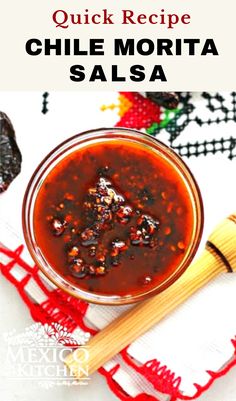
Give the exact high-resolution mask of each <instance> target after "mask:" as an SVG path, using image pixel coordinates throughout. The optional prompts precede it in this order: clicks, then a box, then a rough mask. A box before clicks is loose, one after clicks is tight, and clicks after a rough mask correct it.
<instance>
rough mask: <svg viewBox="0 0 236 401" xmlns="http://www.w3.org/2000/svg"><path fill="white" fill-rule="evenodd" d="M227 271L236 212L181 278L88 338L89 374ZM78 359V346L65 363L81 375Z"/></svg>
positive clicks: (235, 263) (233, 266) (233, 251)
mask: <svg viewBox="0 0 236 401" xmlns="http://www.w3.org/2000/svg"><path fill="white" fill-rule="evenodd" d="M224 271H228V272H233V271H236V214H235V215H231V216H230V217H229V218H227V219H225V220H224V221H223V222H222V223H221V224H219V225H218V226H217V227H216V229H215V230H214V232H213V233H212V234H211V236H210V237H209V240H208V241H207V244H206V248H205V250H204V251H203V253H202V255H201V256H200V257H199V259H198V260H196V261H195V262H193V263H192V264H191V266H190V267H189V268H188V269H187V271H186V272H185V273H184V274H183V275H182V276H181V277H180V279H179V280H177V281H176V282H175V283H174V284H173V285H171V286H170V287H169V288H168V289H167V290H165V291H163V292H162V293H160V294H158V295H156V296H154V297H153V298H150V299H148V300H147V301H144V302H141V303H139V304H138V305H137V306H135V307H134V308H132V309H131V310H129V311H128V312H126V313H124V314H123V315H121V316H120V317H118V319H116V320H114V321H113V322H112V323H111V324H109V325H108V326H107V327H105V329H103V330H101V331H100V332H99V333H98V334H97V335H95V336H94V337H93V338H92V339H91V340H90V341H89V343H88V346H89V349H88V351H89V360H88V361H86V362H85V363H86V367H87V368H88V369H87V370H88V372H89V374H92V373H93V372H95V371H96V370H97V369H98V368H99V367H101V366H102V365H104V364H105V363H106V362H107V361H108V360H110V359H111V358H112V357H113V356H114V355H116V354H117V353H119V352H120V351H121V350H122V349H123V348H125V347H126V346H127V345H129V344H130V343H131V342H132V341H134V340H136V338H138V337H139V336H141V335H142V334H144V333H145V332H146V331H147V330H148V329H150V328H151V327H152V326H153V325H154V324H156V323H158V322H159V321H160V320H161V319H163V318H164V317H165V316H166V315H167V314H168V313H170V312H171V311H173V310H174V309H175V308H176V307H177V306H178V305H180V304H181V303H182V302H184V301H185V300H186V299H187V298H189V297H190V296H191V295H192V294H194V293H195V292H196V291H197V290H198V289H199V288H201V287H203V285H205V284H207V283H208V282H209V281H210V280H212V279H213V278H214V277H216V276H217V275H218V274H220V273H221V272H224ZM78 360H80V349H79V348H78V349H77V350H76V351H74V352H73V353H71V354H70V355H68V356H67V358H66V360H65V364H66V365H67V366H68V367H69V369H70V370H71V371H72V373H73V374H74V375H75V376H76V377H77V378H81V377H82V376H83V371H86V367H85V366H84V367H83V366H81V363H80V365H79V369H78V362H77V361H78Z"/></svg>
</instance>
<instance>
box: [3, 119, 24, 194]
mask: <svg viewBox="0 0 236 401" xmlns="http://www.w3.org/2000/svg"><path fill="white" fill-rule="evenodd" d="M21 161H22V157H21V153H20V150H19V148H18V145H17V143H16V137H15V131H14V128H13V126H12V123H11V121H10V119H9V118H8V117H7V115H6V114H5V113H3V112H0V193H1V192H4V191H6V189H7V188H8V186H9V185H10V184H11V182H12V181H13V180H14V178H15V177H16V176H17V175H18V174H19V173H20V171H21Z"/></svg>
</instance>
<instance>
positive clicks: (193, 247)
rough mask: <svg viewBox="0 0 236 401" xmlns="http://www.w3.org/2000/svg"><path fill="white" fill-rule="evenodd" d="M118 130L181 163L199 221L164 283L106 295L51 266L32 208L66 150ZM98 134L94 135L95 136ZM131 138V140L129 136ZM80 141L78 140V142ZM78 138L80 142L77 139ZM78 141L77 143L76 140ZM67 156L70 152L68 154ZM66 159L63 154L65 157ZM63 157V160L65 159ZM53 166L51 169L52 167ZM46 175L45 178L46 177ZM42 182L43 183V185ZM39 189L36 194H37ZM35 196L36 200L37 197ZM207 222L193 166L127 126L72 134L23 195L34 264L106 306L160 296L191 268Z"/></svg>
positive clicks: (83, 296)
mask: <svg viewBox="0 0 236 401" xmlns="http://www.w3.org/2000/svg"><path fill="white" fill-rule="evenodd" d="M114 133H117V134H118V133H119V134H120V135H119V139H120V138H121V137H124V138H126V139H127V135H129V134H130V136H131V137H132V136H133V139H135V140H136V141H137V142H138V143H142V140H143V142H144V143H146V142H147V144H148V146H149V147H150V148H155V146H156V150H158V151H159V152H160V153H162V155H165V157H166V159H167V160H168V161H169V162H170V161H171V162H172V164H174V165H175V166H177V171H178V173H180V175H181V177H182V179H185V181H186V183H187V186H188V191H189V192H190V193H191V199H192V201H191V203H192V207H193V211H194V214H195V218H194V219H193V220H194V223H195V234H194V236H193V235H192V236H193V238H192V240H191V244H190V246H189V250H188V253H187V256H186V255H185V257H184V258H183V260H182V262H181V264H180V265H179V266H178V269H176V270H175V271H174V273H173V274H172V275H171V276H170V277H168V278H167V279H166V280H164V281H163V282H161V283H160V284H159V285H157V286H155V287H153V288H151V289H149V290H148V291H143V292H140V293H137V294H130V295H124V296H123V295H114V296H113V295H105V294H104V295H103V294H98V293H95V292H89V291H86V290H84V289H82V288H79V286H76V285H74V284H72V283H71V282H69V281H67V280H66V279H65V277H63V276H61V275H60V274H59V273H58V272H56V271H55V269H54V268H53V266H51V265H50V264H49V263H48V262H47V260H46V258H45V257H43V254H40V248H39V247H37V243H36V240H35V238H34V236H33V220H32V210H34V205H35V199H36V197H37V193H38V190H39V188H38V186H39V185H42V183H43V179H42V177H43V175H44V176H45V177H47V175H48V174H49V172H50V171H51V170H52V169H53V167H51V166H52V165H53V163H54V162H55V164H54V166H55V165H56V164H57V163H58V162H60V160H58V158H59V157H60V156H63V154H64V153H66V152H68V151H70V150H71V149H72V152H73V148H74V147H75V146H76V145H78V144H83V143H85V144H86V143H87V142H89V141H90V140H96V139H97V138H99V135H100V136H101V137H103V136H104V139H105V138H108V136H109V135H108V134H110V135H112V134H113V136H112V138H111V139H113V140H114ZM95 134H96V135H97V136H96V137H95V138H94V135H95ZM129 139H131V138H130V137H129ZM77 140H78V142H77ZM75 141H76V142H75ZM74 142H75V143H74ZM64 157H66V154H65V155H64ZM62 158H63V157H62ZM61 160H62V159H61ZM50 167H51V169H50ZM45 177H44V179H45ZM40 183H41V184H40ZM35 192H36V193H35ZM33 197H34V199H33ZM203 224H204V209H203V201H202V196H201V192H200V189H199V186H198V184H197V182H196V180H195V178H194V176H193V174H192V172H191V170H190V169H189V167H188V166H187V165H186V163H185V162H184V161H183V160H182V158H181V157H180V156H179V155H178V154H177V153H176V152H175V151H174V150H173V149H172V148H170V147H169V146H167V145H166V144H164V143H163V142H161V141H159V140H158V139H157V138H156V137H153V136H151V135H149V134H147V133H144V132H142V131H139V130H135V129H130V128H123V127H115V128H99V129H92V130H87V131H84V132H81V133H78V134H76V135H73V136H72V137H70V138H68V139H66V140H64V141H63V142H61V143H60V144H58V145H57V146H56V147H55V148H53V149H52V150H51V151H50V152H49V153H48V154H47V155H46V156H45V157H44V158H43V160H42V161H41V162H40V163H39V165H38V166H37V167H36V169H35V170H34V173H33V174H32V176H31V178H30V180H29V182H28V185H27V187H26V191H25V194H24V198H23V205H22V226H23V234H24V238H25V242H26V245H27V248H28V250H29V252H30V254H31V257H32V259H33V261H34V263H35V264H36V265H37V266H38V267H39V269H40V271H41V272H42V273H43V274H44V275H45V276H46V277H47V278H48V279H49V281H51V282H52V283H53V284H54V285H56V287H59V288H60V289H62V290H63V291H66V292H67V293H68V294H70V295H72V296H75V297H76V298H79V299H82V300H84V301H87V302H91V303H95V304H103V305H124V304H131V303H134V302H138V301H141V300H144V299H146V298H149V297H151V296H153V295H156V294H158V293H160V292H162V291H163V290H165V289H166V288H168V287H169V286H170V285H172V284H173V283H174V282H175V281H176V280H177V279H178V278H179V277H180V276H181V275H182V274H183V273H184V271H185V270H186V269H187V268H188V266H189V265H190V263H191V261H192V260H193V258H194V256H195V254H196V252H197V249H198V246H199V244H200V241H201V237H202V232H203Z"/></svg>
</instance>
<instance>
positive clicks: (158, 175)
mask: <svg viewBox="0 0 236 401" xmlns="http://www.w3.org/2000/svg"><path fill="white" fill-rule="evenodd" d="M192 227H193V210H192V205H191V199H190V195H189V193H188V190H187V187H186V185H185V182H184V181H183V179H182V177H181V176H180V174H179V173H178V171H177V170H176V169H175V167H174V166H173V165H172V164H171V163H170V162H169V161H167V160H166V159H165V158H164V157H162V156H161V155H160V154H158V153H156V152H154V151H153V150H151V149H149V148H148V147H144V146H142V145H140V144H138V143H135V142H134V143H131V142H127V141H125V140H122V139H119V140H116V141H110V142H109V141H104V142H103V143H97V144H92V145H87V146H85V147H83V148H81V149H79V150H76V151H74V152H72V153H71V154H69V155H67V156H66V157H65V158H64V159H63V160H61V161H60V162H59V163H58V164H57V165H56V166H55V167H54V168H53V170H52V171H51V172H50V173H49V174H48V176H47V177H46V178H45V180H44V182H43V184H42V186H41V188H40V190H39V193H38V195H37V199H36V203H35V209H34V231H35V238H36V241H37V244H38V246H39V248H40V249H41V252H42V254H43V255H44V257H45V258H46V260H47V261H48V262H49V263H50V265H51V266H52V267H53V268H54V270H55V271H57V272H58V273H59V274H60V275H61V276H62V277H64V278H65V279H66V280H67V281H69V282H71V283H73V284H74V285H76V286H77V287H79V288H82V289H85V290H87V291H90V292H95V293H98V294H105V295H128V294H137V293H139V292H143V290H144V287H145V288H146V289H147V290H148V289H151V288H153V287H155V286H156V285H157V284H158V283H160V282H163V281H164V280H166V279H167V278H168V277H169V276H171V274H173V272H174V271H175V270H176V268H177V267H178V266H179V264H180V263H181V261H182V260H183V258H184V256H185V254H186V251H187V249H188V246H189V244H190V242H191V237H192Z"/></svg>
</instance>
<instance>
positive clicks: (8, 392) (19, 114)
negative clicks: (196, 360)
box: [0, 92, 236, 401]
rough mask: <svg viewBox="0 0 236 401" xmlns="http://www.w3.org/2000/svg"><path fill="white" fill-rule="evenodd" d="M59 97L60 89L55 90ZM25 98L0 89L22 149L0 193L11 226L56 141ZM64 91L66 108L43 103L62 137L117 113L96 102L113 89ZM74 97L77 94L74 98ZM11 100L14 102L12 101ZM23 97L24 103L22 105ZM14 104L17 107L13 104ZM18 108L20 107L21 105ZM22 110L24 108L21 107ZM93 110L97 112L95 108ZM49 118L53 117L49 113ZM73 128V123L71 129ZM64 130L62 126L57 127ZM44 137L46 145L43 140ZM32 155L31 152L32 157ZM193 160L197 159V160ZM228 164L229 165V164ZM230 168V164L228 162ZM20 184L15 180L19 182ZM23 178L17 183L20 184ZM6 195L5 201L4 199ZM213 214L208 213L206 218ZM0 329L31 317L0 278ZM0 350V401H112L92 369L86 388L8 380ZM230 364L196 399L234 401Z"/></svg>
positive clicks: (110, 120)
mask: <svg viewBox="0 0 236 401" xmlns="http://www.w3.org/2000/svg"><path fill="white" fill-rule="evenodd" d="M60 95H61V96H63V94H60ZM30 96H31V100H30V102H29V94H27V93H23V92H22V93H20V92H18V93H15V94H14V93H10V92H7V93H0V109H1V110H3V111H6V112H7V113H8V114H9V116H10V117H11V119H12V120H13V123H14V126H15V128H16V131H17V138H18V143H19V145H20V147H21V149H22V153H23V160H24V164H23V170H22V174H21V176H20V177H19V178H17V180H15V182H14V183H13V184H12V187H11V188H10V189H9V195H8V193H6V194H4V195H1V196H0V217H1V216H3V215H5V217H6V216H8V217H9V219H10V220H11V221H10V223H11V225H12V226H13V225H14V224H15V226H16V227H19V226H20V208H21V202H20V201H21V196H22V187H24V185H25V183H26V182H27V180H28V178H29V176H30V174H31V173H32V171H33V169H34V167H35V166H36V165H37V163H38V162H39V161H40V160H41V158H42V156H43V155H44V154H45V149H47V148H48V147H50V148H52V147H53V146H54V145H56V144H57V142H58V141H57V140H56V130H57V129H58V127H59V124H58V121H57V124H55V127H56V129H55V132H52V131H51V135H49V132H47V133H46V131H47V126H48V125H49V124H50V127H52V123H53V121H52V120H51V119H52V117H50V113H49V114H48V116H45V119H44V121H43V123H42V125H41V127H40V129H41V130H42V129H43V130H45V132H43V131H42V132H41V137H39V128H38V127H34V117H36V115H37V118H38V117H39V116H40V118H41V115H40V103H41V94H39V93H32V94H31V95H30ZM66 96H67V97H68V98H69V97H70V96H71V98H72V99H73V105H72V103H70V104H69V105H68V109H67V110H64V114H63V109H62V108H61V106H60V100H56V97H55V95H53V94H52V96H51V103H50V104H49V107H50V108H51V109H52V108H56V107H57V108H58V109H59V110H60V108H61V112H58V118H60V119H67V118H68V127H67V128H68V129H67V132H65V137H66V136H68V133H70V134H75V133H76V132H77V131H81V130H85V129H88V128H93V127H101V126H112V125H114V123H115V121H116V119H117V117H116V115H115V114H114V113H112V112H110V111H108V112H107V114H103V113H101V112H100V110H99V106H100V105H101V104H103V103H108V104H109V103H111V101H112V99H114V100H116V94H115V93H114V94H112V93H107V94H106V93H100V94H93V98H92V100H91V94H88V93H86V94H84V95H83V94H82V93H81V94H80V96H81V102H80V103H79V104H78V101H77V97H78V94H77V95H76V94H71V95H70V96H69V94H66ZM76 96H77V97H76ZM53 97H54V98H55V99H54V100H55V102H53V101H52V100H53ZM13 99H14V102H13ZM24 102H25V107H24V108H23V104H24ZM17 104H18V105H19V107H17ZM21 107H22V108H21ZM36 107H37V110H38V111H37V113H36V112H35V108H36ZM88 107H89V108H90V110H93V111H94V114H93V116H94V118H91V115H90V113H89V112H88ZM24 110H25V111H24ZM95 110H97V112H96V113H97V114H96V113H95ZM25 113H26V114H27V115H28V114H29V113H31V117H30V118H29V119H28V121H26V120H25V117H26V114H25ZM75 114H76V115H77V116H78V117H77V120H78V121H77V123H75V122H74V121H73V123H72V121H71V115H75ZM54 118H55V117H54ZM22 119H23V120H24V121H25V122H26V125H27V126H29V125H30V124H31V125H32V136H31V137H30V138H28V139H29V140H28V142H27V144H26V142H25V141H22V140H21V137H20V132H21V131H22V130H24V124H23V123H22ZM76 127H78V128H77V129H76ZM63 129H65V128H63ZM46 142H47V146H45V143H46ZM33 148H34V149H35V148H36V149H37V152H36V151H35V150H34V152H31V149H33ZM32 155H33V156H34V157H32ZM198 162H199V161H198ZM202 163H203V167H202V168H203V169H204V165H205V167H206V166H207V164H206V159H203V162H202ZM225 163H226V164H229V163H230V162H229V161H228V160H227V157H226V158H225ZM192 164H193V168H194V169H195V170H196V171H195V173H197V167H196V163H194V162H193V163H192ZM232 166H233V165H232ZM230 168H231V165H230ZM19 183H20V184H19ZM22 183H23V184H22ZM16 191H17V193H18V192H19V195H18V196H17V198H18V197H19V199H18V200H17V202H16V201H15V198H14V197H13V196H12V195H10V193H11V194H12V193H13V192H14V193H16ZM9 199H11V202H9ZM232 205H233V201H232V200H231V201H230V200H229V202H228V205H227V207H226V208H225V209H227V211H228V212H231V211H232ZM213 215H214V213H212V221H213V220H214V218H213ZM223 215H225V210H223V209H222V216H223ZM0 316H1V319H0V333H3V332H7V331H10V330H12V328H14V329H17V331H21V330H24V328H25V327H27V326H29V325H30V324H31V323H32V319H31V317H30V315H29V313H28V311H27V309H26V308H25V306H24V305H23V302H22V301H21V299H20V298H19V296H18V294H17V292H16V290H15V288H14V287H13V286H12V285H11V284H10V283H8V282H7V281H6V280H5V279H4V278H1V283H0ZM4 355H5V344H4V343H3V342H0V360H1V366H2V367H1V372H0V374H1V375H0V399H1V400H3V401H32V400H34V401H42V400H44V401H52V400H57V401H64V400H65V399H66V400H67V401H75V400H80V401H84V400H87V399H89V400H90V401H95V400H96V401H98V400H103V401H112V400H115V399H116V397H115V396H114V395H113V394H112V393H111V392H110V390H109V389H108V387H107V385H106V383H105V380H104V378H103V377H101V376H100V375H98V374H94V375H93V376H92V379H91V381H90V382H89V385H88V386H87V387H84V386H83V387H82V386H81V387H79V388H78V387H74V388H73V387H72V388H67V387H65V388H64V387H55V388H52V389H48V390H46V389H42V388H40V389H39V388H38V387H37V385H35V384H33V383H30V382H19V381H11V380H7V379H6V378H5V377H4V375H3V373H2V372H3V370H4ZM235 375H236V368H234V369H232V370H231V372H230V373H229V374H228V375H227V376H226V377H224V378H222V379H220V380H218V381H217V382H216V383H215V384H214V385H213V386H212V388H211V389H210V390H209V391H208V392H207V393H205V394H204V395H203V396H202V397H200V398H199V401H235V400H236V376H235Z"/></svg>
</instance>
